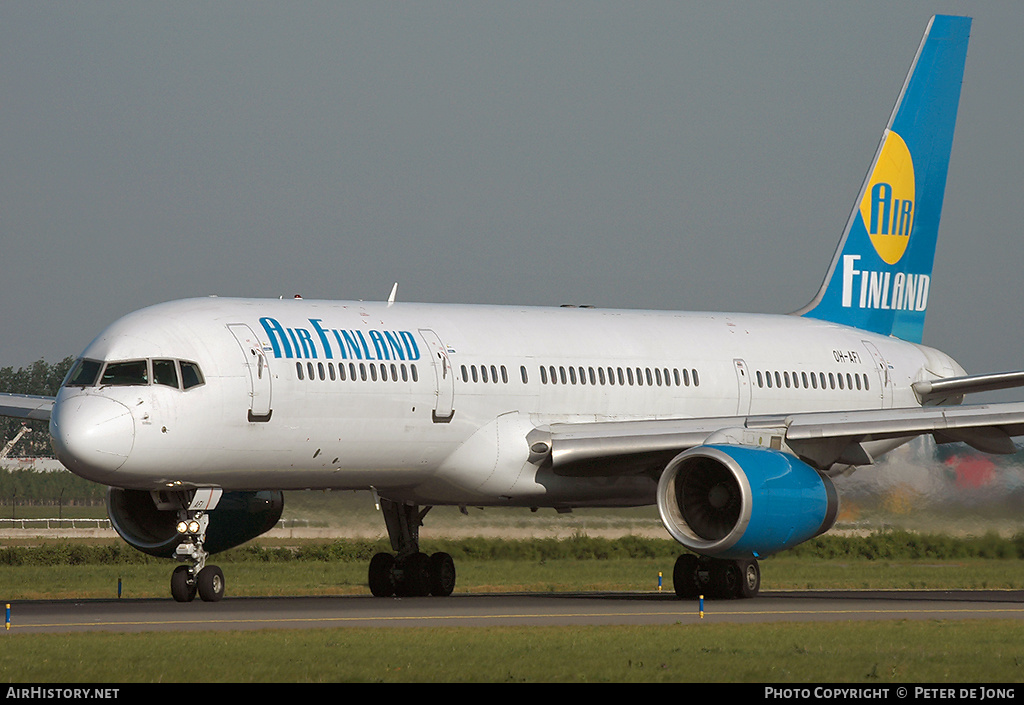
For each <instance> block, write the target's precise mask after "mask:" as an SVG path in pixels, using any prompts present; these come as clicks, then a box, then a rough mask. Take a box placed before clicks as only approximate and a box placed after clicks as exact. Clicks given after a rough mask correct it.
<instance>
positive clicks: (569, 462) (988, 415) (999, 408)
mask: <svg viewBox="0 0 1024 705" xmlns="http://www.w3.org/2000/svg"><path fill="white" fill-rule="evenodd" d="M925 434H930V435H932V436H933V437H934V438H935V441H936V442H937V443H940V444H941V443H952V442H957V441H961V442H964V443H966V444H968V445H970V446H971V447H972V448H975V449H977V450H980V451H982V452H985V453H996V454H1010V453H1014V452H1016V451H1017V447H1016V446H1015V445H1014V443H1013V440H1012V439H1013V437H1014V436H1024V402H1016V403H1000V404H977V405H965V406H953V407H951V406H931V407H921V408H905V409H885V410H865V411H830V412H814V413H799V414H788V415H784V416H754V417H747V418H744V417H720V418H703V419H662V420H655V421H643V420H641V421H620V422H603V423H579V424H551V425H549V426H541V427H538V428H536V429H534V431H533V432H531V434H530V435H529V437H528V439H527V440H528V442H529V444H530V448H531V452H532V453H533V455H532V457H531V461H533V462H543V463H545V464H547V465H548V466H549V467H550V468H551V470H552V471H553V472H555V473H556V474H558V475H567V476H578V477H598V476H605V475H607V476H611V475H625V474H634V473H641V472H648V471H653V472H660V470H661V469H663V468H664V467H665V465H666V464H667V462H668V461H669V460H671V459H672V458H673V457H674V456H675V455H676V454H678V453H680V452H682V451H684V450H687V449H689V448H693V447H696V446H700V445H711V444H715V443H726V444H731V445H749V446H761V447H767V448H775V449H777V450H778V449H785V448H788V449H789V450H790V451H791V452H792V453H793V454H794V455H796V456H798V457H799V458H800V459H802V460H803V461H804V462H807V463H808V464H810V465H812V466H814V467H815V468H817V469H819V470H822V471H828V470H830V469H832V468H833V466H836V465H843V466H847V465H870V464H871V463H872V462H873V458H872V455H871V452H870V444H871V443H872V442H875V441H899V440H910V439H912V438H915V437H917V436H920V435H925Z"/></svg>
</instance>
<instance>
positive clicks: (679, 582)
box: [672, 553, 761, 600]
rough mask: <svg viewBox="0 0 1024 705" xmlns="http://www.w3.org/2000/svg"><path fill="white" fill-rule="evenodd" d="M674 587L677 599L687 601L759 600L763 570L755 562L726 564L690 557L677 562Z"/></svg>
mask: <svg viewBox="0 0 1024 705" xmlns="http://www.w3.org/2000/svg"><path fill="white" fill-rule="evenodd" d="M672 584H673V586H674V587H675V591H676V596H677V597H679V598H681V599H686V600H694V599H697V598H698V597H700V596H701V595H705V596H707V597H712V598H719V599H734V598H741V597H755V596H756V595H757V593H758V592H759V591H760V590H761V568H760V566H759V565H758V564H757V561H755V560H724V559H721V558H707V557H705V556H695V555H693V554H689V553H687V554H683V555H681V556H679V558H677V559H676V565H675V569H674V570H673V571H672Z"/></svg>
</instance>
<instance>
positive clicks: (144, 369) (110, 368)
mask: <svg viewBox="0 0 1024 705" xmlns="http://www.w3.org/2000/svg"><path fill="white" fill-rule="evenodd" d="M144 384H149V364H148V363H147V362H146V361H145V360H129V361H128V362H109V363H107V368H106V369H105V370H103V377H101V378H100V386H101V387H102V386H107V385H109V386H112V387H128V386H134V385H144Z"/></svg>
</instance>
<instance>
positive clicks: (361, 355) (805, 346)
mask: <svg viewBox="0 0 1024 705" xmlns="http://www.w3.org/2000/svg"><path fill="white" fill-rule="evenodd" d="M82 357H83V358H86V359H91V360H98V361H107V362H109V361H133V360H145V361H147V363H148V364H149V365H150V367H149V372H148V373H147V377H146V379H145V380H143V381H142V383H135V384H124V383H121V384H108V385H104V384H101V383H97V384H93V385H87V386H65V387H63V388H62V389H61V391H60V392H59V394H58V396H57V400H56V403H55V406H54V410H53V413H52V416H51V433H52V435H53V437H54V445H55V448H56V450H57V453H58V457H60V458H61V460H62V462H64V463H65V465H67V466H68V467H69V468H70V469H71V470H73V471H75V472H76V473H78V474H80V475H82V476H84V477H87V478H89V479H92V480H95V481H97V482H102V483H104V484H108V485H112V486H119V487H128V488H136V489H159V488H168V487H169V488H173V487H197V486H217V487H221V488H224V489H228V490H230V489H303V488H321V489H366V488H374V489H376V490H377V491H379V492H380V493H381V494H383V495H387V496H389V497H392V498H395V499H403V500H408V501H415V502H418V503H421V504H445V503H448V504H473V505H484V504H517V505H526V506H563V505H564V506H583V505H587V504H608V505H612V504H620V505H632V504H642V503H648V502H652V501H653V498H654V494H653V492H654V489H653V488H654V482H655V480H653V479H652V478H649V477H638V476H626V477H615V476H611V477H600V478H588V479H582V478H564V477H556V476H554V475H552V474H551V473H546V472H545V471H544V470H543V469H542V468H539V467H538V466H537V465H534V464H531V463H530V462H528V458H529V455H530V451H529V448H528V444H527V440H526V436H527V433H529V432H530V431H531V430H532V429H534V428H537V427H543V426H545V425H549V424H555V423H580V422H602V421H622V420H641V419H670V418H696V417H701V418H706V417H737V416H740V417H749V416H763V415H784V414H788V413H795V412H805V411H828V410H847V409H878V408H887V407H908V406H918V405H919V402H918V400H917V398H916V396H915V395H914V392H913V390H912V389H911V384H912V383H913V382H915V381H918V380H921V379H930V378H935V377H948V376H954V375H957V374H961V373H962V370H961V368H960V367H959V366H958V365H957V364H956V363H955V362H953V361H952V360H951V359H950V358H948V357H947V356H945V355H943V354H942V353H938V352H937V351H934V350H931V349H929V348H925V347H922V346H919V345H914V344H911V343H907V342H903V341H900V340H897V339H894V338H888V337H883V336H878V335H874V334H871V333H866V332H864V331H860V330H857V329H853V328H848V327H843V326H839V325H835V324H831V323H825V322H822V321H819V320H814V319H807V318H800V317H796V316H776V315H753V314H726V313H684V312H658V311H628V310H605V309H592V308H527V307H504V306H473V305H428V304H413V303H395V304H392V305H389V304H387V303H372V302H331V301H315V300H305V299H285V300H250V299H221V298H203V299H188V300H183V301H175V302H170V303H166V304H160V305H157V306H152V307H149V308H146V309H143V310H141V311H137V312H135V313H133V314H130V315H128V316H125V317H124V318H122V319H120V320H118V321H117V322H115V323H114V324H112V325H111V326H110V327H108V328H107V329H106V330H105V331H104V332H103V333H101V334H100V335H99V336H98V337H97V338H96V340H94V341H93V342H92V343H91V344H90V345H89V346H88V347H87V348H86V349H85V351H84V352H83V353H82ZM164 359H171V360H180V361H190V362H194V363H196V364H197V365H198V367H199V369H200V370H201V374H202V383H201V384H198V385H196V386H193V387H191V388H188V389H181V388H178V387H171V386H166V385H161V384H154V383H152V381H153V380H152V379H151V377H152V376H153V370H154V367H153V361H154V360H164ZM86 417H89V418H86ZM90 419H91V420H90ZM96 419H100V423H99V424H98V425H97V422H96ZM129 436H130V437H129Z"/></svg>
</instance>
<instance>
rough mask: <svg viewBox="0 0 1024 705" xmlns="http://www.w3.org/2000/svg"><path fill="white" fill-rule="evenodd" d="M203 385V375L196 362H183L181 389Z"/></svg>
mask: <svg viewBox="0 0 1024 705" xmlns="http://www.w3.org/2000/svg"><path fill="white" fill-rule="evenodd" d="M202 383H203V373H202V372H200V371H199V365H197V364H196V363H194V362H185V361H184V360H182V361H181V388H182V389H191V388H192V387H198V386H199V385H200V384H202Z"/></svg>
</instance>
